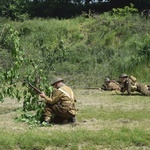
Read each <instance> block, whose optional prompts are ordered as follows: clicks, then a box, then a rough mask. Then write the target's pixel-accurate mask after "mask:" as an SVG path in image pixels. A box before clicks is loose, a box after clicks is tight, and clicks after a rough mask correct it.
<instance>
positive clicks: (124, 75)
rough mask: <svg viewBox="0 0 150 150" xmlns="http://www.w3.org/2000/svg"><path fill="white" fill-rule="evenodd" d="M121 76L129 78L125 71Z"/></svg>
mask: <svg viewBox="0 0 150 150" xmlns="http://www.w3.org/2000/svg"><path fill="white" fill-rule="evenodd" d="M120 78H128V75H127V74H125V73H122V74H121V75H120Z"/></svg>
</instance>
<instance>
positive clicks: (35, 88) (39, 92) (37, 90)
mask: <svg viewBox="0 0 150 150" xmlns="http://www.w3.org/2000/svg"><path fill="white" fill-rule="evenodd" d="M24 82H27V83H28V84H29V86H30V87H32V88H33V89H34V90H35V91H36V92H37V93H38V94H41V93H42V92H41V91H40V90H39V89H38V88H37V87H35V86H34V85H32V84H31V83H30V82H28V81H24Z"/></svg>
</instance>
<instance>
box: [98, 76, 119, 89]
mask: <svg viewBox="0 0 150 150" xmlns="http://www.w3.org/2000/svg"><path fill="white" fill-rule="evenodd" d="M101 89H102V90H106V91H112V90H115V91H120V89H121V88H120V85H119V83H118V82H117V81H115V80H110V79H109V78H105V80H104V84H103V85H102V88H101Z"/></svg>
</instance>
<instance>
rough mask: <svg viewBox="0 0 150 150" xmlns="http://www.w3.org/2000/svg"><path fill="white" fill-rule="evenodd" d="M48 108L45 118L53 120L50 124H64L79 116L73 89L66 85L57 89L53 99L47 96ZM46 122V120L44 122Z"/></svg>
mask: <svg viewBox="0 0 150 150" xmlns="http://www.w3.org/2000/svg"><path fill="white" fill-rule="evenodd" d="M44 99H45V101H46V106H45V109H44V113H43V119H44V118H51V120H50V122H53V123H64V121H67V122H65V123H68V122H74V120H72V119H73V118H75V116H76V114H77V110H76V108H75V101H76V99H75V96H74V93H73V91H72V89H71V88H70V87H68V86H66V85H65V84H62V86H61V87H59V88H58V89H55V90H54V91H53V93H52V96H51V97H48V96H45V97H44ZM43 121H44V120H43Z"/></svg>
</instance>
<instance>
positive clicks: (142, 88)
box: [119, 74, 150, 96]
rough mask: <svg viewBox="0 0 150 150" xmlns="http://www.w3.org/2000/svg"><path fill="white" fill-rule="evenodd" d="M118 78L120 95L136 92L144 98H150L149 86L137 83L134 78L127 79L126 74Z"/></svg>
mask: <svg viewBox="0 0 150 150" xmlns="http://www.w3.org/2000/svg"><path fill="white" fill-rule="evenodd" d="M119 78H120V87H121V90H120V91H121V92H122V93H124V92H127V94H128V95H130V94H131V92H134V91H137V92H139V93H141V94H142V95H144V96H150V90H149V85H145V84H143V83H139V82H137V80H136V78H135V77H134V76H130V77H128V75H127V74H121V75H120V76H119Z"/></svg>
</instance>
